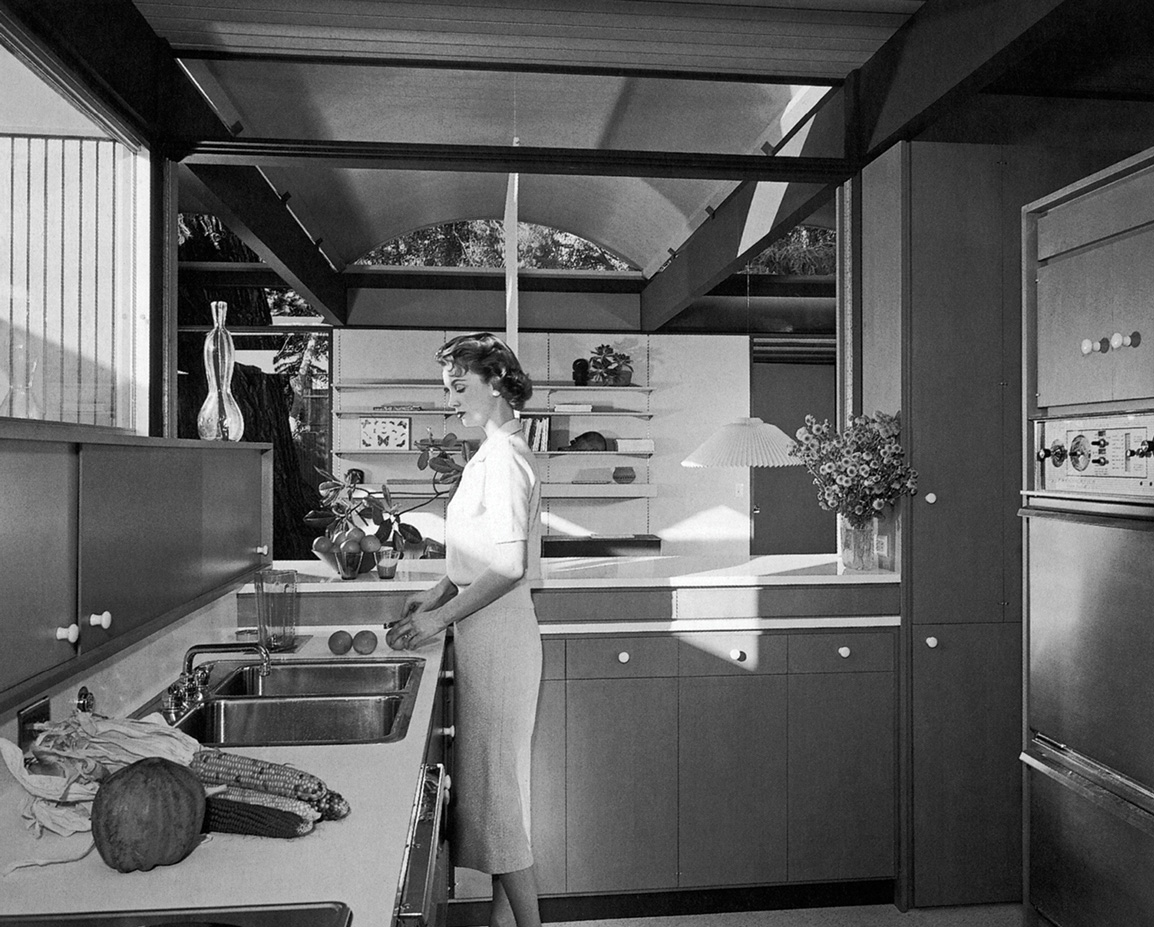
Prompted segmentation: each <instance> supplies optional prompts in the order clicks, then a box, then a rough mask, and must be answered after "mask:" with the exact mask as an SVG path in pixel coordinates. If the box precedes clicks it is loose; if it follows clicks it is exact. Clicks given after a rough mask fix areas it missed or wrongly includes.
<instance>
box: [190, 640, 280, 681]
mask: <svg viewBox="0 0 1154 927" xmlns="http://www.w3.org/2000/svg"><path fill="white" fill-rule="evenodd" d="M201 653H253V654H256V655H257V656H258V657H260V674H261V675H262V676H267V675H268V671H269V667H270V666H271V665H272V658H271V657H270V656H269V652H268V648H266V647H265V646H264V645H263V644H242V643H236V644H233V643H228V642H225V643H221V644H193V645H192V646H191V647H189V648H188V650H187V651H185V654H184V675H185V676H186V677H188V678H192V661H193V660H194V659H196V656H197V654H201Z"/></svg>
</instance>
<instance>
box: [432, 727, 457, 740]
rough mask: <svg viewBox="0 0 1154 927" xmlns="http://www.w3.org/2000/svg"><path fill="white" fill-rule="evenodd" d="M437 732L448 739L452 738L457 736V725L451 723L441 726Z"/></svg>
mask: <svg viewBox="0 0 1154 927" xmlns="http://www.w3.org/2000/svg"><path fill="white" fill-rule="evenodd" d="M435 733H437V734H438V735H440V736H441V737H444V738H445V739H446V740H452V739H453V738H454V737H456V736H457V725H455V724H450V725H449V726H448V727H439V728H437V730H436V732H435Z"/></svg>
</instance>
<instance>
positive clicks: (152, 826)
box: [92, 756, 205, 872]
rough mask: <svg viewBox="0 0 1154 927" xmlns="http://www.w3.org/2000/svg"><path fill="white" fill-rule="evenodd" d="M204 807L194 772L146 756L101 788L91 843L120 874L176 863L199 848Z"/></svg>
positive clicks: (101, 856) (119, 771) (202, 789)
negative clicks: (92, 842) (93, 842)
mask: <svg viewBox="0 0 1154 927" xmlns="http://www.w3.org/2000/svg"><path fill="white" fill-rule="evenodd" d="M204 806H205V797H204V786H203V785H201V782H200V780H199V779H198V778H197V777H196V774H195V773H194V772H192V770H190V769H189V768H188V767H187V766H181V765H180V764H179V763H174V762H172V761H171V760H166V759H163V758H162V757H158V756H150V757H146V758H145V759H143V760H137V761H136V762H135V763H132V764H131V765H129V766H125V767H124V768H123V769H120V770H117V771H116V772H115V773H113V774H112V775H111V776H109V777H108V778H107V779H105V780H104V781H103V782H102V783H101V784H100V788H99V789H97V791H96V798H95V800H93V802H92V838H93V840H94V841H95V842H96V849H97V851H98V852H99V853H100V858H101V859H103V860H104V861H105V862H106V863H107V864H108V865H109V866H111V867H112V868H113V869H116V870H119V871H120V872H133V871H135V870H137V869H141V870H144V871H147V870H149V869H152V868H154V867H156V866H167V865H170V864H172V863H178V862H180V861H181V860H182V859H184V858H185V857H186V856H188V854H189V853H191V852H192V851H193V850H194V849H196V846H197V844H198V843H200V835H201V827H202V825H203V824H204Z"/></svg>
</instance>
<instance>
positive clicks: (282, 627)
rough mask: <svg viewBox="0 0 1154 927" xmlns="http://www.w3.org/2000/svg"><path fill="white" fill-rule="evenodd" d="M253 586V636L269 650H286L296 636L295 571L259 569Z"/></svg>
mask: <svg viewBox="0 0 1154 927" xmlns="http://www.w3.org/2000/svg"><path fill="white" fill-rule="evenodd" d="M255 585H256V632H257V639H258V640H259V641H260V643H261V644H263V645H264V646H265V647H266V648H267V649H268V650H269V651H270V652H271V651H275V650H287V649H288V648H289V647H291V646H292V644H293V641H294V640H295V638H296V627H297V612H298V609H299V602H300V600H299V598H298V596H297V574H296V570H261V571H260V572H259V573H257V574H256V580H255Z"/></svg>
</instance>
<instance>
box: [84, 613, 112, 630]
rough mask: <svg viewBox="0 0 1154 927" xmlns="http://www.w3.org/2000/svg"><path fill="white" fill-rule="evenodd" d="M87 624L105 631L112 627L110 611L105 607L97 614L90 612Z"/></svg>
mask: <svg viewBox="0 0 1154 927" xmlns="http://www.w3.org/2000/svg"><path fill="white" fill-rule="evenodd" d="M88 624H89V625H91V626H92V627H94V628H104V630H105V631H107V630H108V629H109V628H111V627H112V612H110V611H109V610H108V609H105V610H104V611H102V612H101V613H100V614H99V615H97V614H95V613H94V614H91V615H89V616H88Z"/></svg>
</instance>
